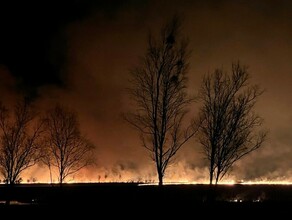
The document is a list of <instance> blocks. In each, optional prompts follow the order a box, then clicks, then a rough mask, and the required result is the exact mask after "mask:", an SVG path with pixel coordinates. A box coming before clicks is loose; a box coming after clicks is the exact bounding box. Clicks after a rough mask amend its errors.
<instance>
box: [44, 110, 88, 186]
mask: <svg viewBox="0 0 292 220" xmlns="http://www.w3.org/2000/svg"><path fill="white" fill-rule="evenodd" d="M45 124H46V132H47V144H46V148H45V153H46V155H45V156H44V157H43V161H44V163H45V164H46V165H47V166H48V167H49V169H50V175H51V168H54V167H55V168H57V170H58V181H59V183H60V184H61V185H62V183H63V182H64V180H65V179H66V177H68V176H69V175H71V174H74V173H76V172H78V171H79V170H81V169H82V168H84V167H85V166H87V165H89V164H90V163H91V157H90V152H91V151H92V150H93V146H92V145H91V144H90V143H89V141H88V140H86V139H85V138H84V137H83V136H82V135H81V132H80V129H79V123H78V119H77V115H76V113H74V112H73V111H70V110H68V109H66V108H65V107H62V106H60V105H56V106H55V107H54V108H53V109H51V110H50V111H48V113H47V115H46V118H45ZM51 179H52V176H51Z"/></svg>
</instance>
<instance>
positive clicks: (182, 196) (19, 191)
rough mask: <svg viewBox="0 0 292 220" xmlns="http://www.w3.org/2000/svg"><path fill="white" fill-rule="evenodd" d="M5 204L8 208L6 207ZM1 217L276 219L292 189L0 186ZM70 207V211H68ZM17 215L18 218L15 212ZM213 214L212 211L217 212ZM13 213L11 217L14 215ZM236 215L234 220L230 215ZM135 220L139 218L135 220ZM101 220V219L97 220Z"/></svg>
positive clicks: (286, 208)
mask: <svg viewBox="0 0 292 220" xmlns="http://www.w3.org/2000/svg"><path fill="white" fill-rule="evenodd" d="M6 200H10V205H9V206H8V205H6V204H5V201H6ZM0 201H2V203H1V204H0V212H2V213H4V212H5V213H6V212H12V213H15V214H19V213H22V214H23V215H32V214H33V213H38V212H39V211H40V210H41V212H42V213H46V215H48V216H50V215H52V216H53V215H55V214H54V213H58V212H59V211H62V212H61V214H62V215H64V216H65V215H66V216H68V215H72V216H73V215H75V214H76V215H77V214H78V213H79V214H80V213H82V215H83V216H86V215H87V216H88V217H89V216H92V214H93V215H94V216H99V215H101V216H108V217H111V216H116V217H128V218H130V219H131V218H135V216H136V214H135V213H139V214H138V215H142V216H149V217H150V216H164V217H171V216H172V217H173V216H178V215H179V216H180V217H183V216H189V215H199V214H203V215H205V216H216V215H220V216H222V215H223V216H224V218H225V219H226V218H228V219H229V218H231V219H233V218H237V217H249V216H251V217H252V216H255V215H257V216H263V215H270V214H273V215H277V216H278V217H279V216H281V215H283V216H285V215H286V214H287V213H288V214H290V212H291V210H290V209H291V208H292V185H242V184H236V185H218V186H217V187H216V188H210V187H209V186H208V185H165V186H163V187H162V188H160V187H158V186H153V185H139V184H136V183H80V184H64V185H63V186H62V187H60V186H59V185H48V184H19V185H16V186H14V187H13V188H8V187H7V186H5V185H0ZM68 207H69V208H68ZM18 210H19V211H20V212H18ZM216 210H217V211H216ZM14 211H16V212H14ZM233 213H235V215H234V214H233ZM136 217H138V216H136ZM101 219H104V218H101Z"/></svg>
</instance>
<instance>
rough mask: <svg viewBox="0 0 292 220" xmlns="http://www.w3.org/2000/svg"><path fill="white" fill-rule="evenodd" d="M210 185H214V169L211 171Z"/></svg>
mask: <svg viewBox="0 0 292 220" xmlns="http://www.w3.org/2000/svg"><path fill="white" fill-rule="evenodd" d="M209 184H210V185H212V184H213V170H212V169H210V183H209Z"/></svg>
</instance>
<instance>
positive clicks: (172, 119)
mask: <svg viewBox="0 0 292 220" xmlns="http://www.w3.org/2000/svg"><path fill="white" fill-rule="evenodd" d="M180 27H181V24H180V21H179V19H178V18H177V17H175V18H173V19H172V20H171V21H170V22H169V23H168V24H166V25H165V26H164V27H163V28H162V29H161V36H160V39H159V40H158V39H155V38H154V37H153V36H152V35H150V36H149V39H148V48H147V53H146V55H145V56H144V58H143V60H142V63H141V64H140V65H139V66H137V67H136V68H135V69H134V70H133V71H132V72H131V80H130V82H131V87H130V89H129V91H130V95H131V98H132V100H134V102H135V104H136V109H135V111H133V112H132V113H129V114H127V115H126V117H125V118H126V120H127V121H128V122H129V123H130V124H131V125H132V126H134V127H135V128H136V129H137V130H138V131H139V133H140V137H141V140H142V144H143V146H144V147H145V148H146V149H147V150H148V151H149V152H150V155H151V158H152V159H153V161H154V162H155V164H156V170H157V174H158V180H159V185H163V177H164V174H165V170H166V168H167V167H168V165H169V164H170V162H171V161H172V159H173V157H174V155H175V154H176V153H177V151H178V150H179V149H180V148H181V147H182V146H183V144H184V143H186V141H187V140H189V139H190V138H191V137H192V136H193V135H194V133H195V131H194V130H193V129H192V127H191V126H190V127H187V128H185V129H183V128H182V125H183V119H184V116H185V114H186V107H187V106H188V105H189V104H190V102H191V101H192V99H190V98H188V96H187V93H186V82H187V78H186V73H187V67H188V61H187V60H188V50H187V42H186V41H184V40H182V39H181V38H180Z"/></svg>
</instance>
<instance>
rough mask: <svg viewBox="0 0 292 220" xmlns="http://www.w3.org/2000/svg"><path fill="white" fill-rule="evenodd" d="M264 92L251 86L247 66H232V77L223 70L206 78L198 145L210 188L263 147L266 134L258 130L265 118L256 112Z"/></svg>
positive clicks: (201, 94)
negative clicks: (257, 103)
mask: <svg viewBox="0 0 292 220" xmlns="http://www.w3.org/2000/svg"><path fill="white" fill-rule="evenodd" d="M262 93H263V91H262V90H261V89H260V88H259V87H258V86H257V85H250V83H249V73H248V71H247V68H246V67H245V66H242V65H240V64H239V63H234V64H232V72H231V74H230V75H228V74H227V73H225V72H224V71H223V70H222V69H216V70H215V71H214V73H213V74H208V75H206V76H205V77H204V79H203V83H202V86H201V90H200V99H201V100H202V102H203V103H202V104H203V107H202V108H201V110H200V121H202V123H201V126H200V129H199V136H198V137H199V142H200V143H201V144H202V146H203V152H204V154H205V156H206V158H207V159H208V161H209V171H210V184H212V183H213V179H215V184H217V183H218V181H219V180H220V179H222V178H223V177H224V175H225V174H226V173H227V172H228V171H229V169H230V168H231V167H232V165H233V164H234V163H235V162H236V161H237V160H239V159H240V158H242V157H243V156H245V155H247V154H249V153H250V152H252V151H254V150H256V149H258V148H259V147H260V146H262V143H263V141H264V140H265V137H266V134H267V133H266V132H265V131H261V130H259V128H260V126H261V125H262V118H260V117H259V116H258V115H257V114H255V112H254V106H255V104H256V101H257V98H258V97H259V96H260V95H261V94H262Z"/></svg>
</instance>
